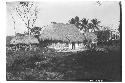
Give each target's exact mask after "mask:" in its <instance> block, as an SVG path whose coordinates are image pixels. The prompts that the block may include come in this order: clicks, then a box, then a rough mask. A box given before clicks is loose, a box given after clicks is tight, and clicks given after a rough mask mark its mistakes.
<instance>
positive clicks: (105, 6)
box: [7, 1, 120, 35]
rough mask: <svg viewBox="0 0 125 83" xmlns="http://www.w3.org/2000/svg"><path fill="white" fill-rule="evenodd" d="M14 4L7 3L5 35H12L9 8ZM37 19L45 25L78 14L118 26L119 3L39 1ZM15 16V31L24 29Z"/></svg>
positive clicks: (38, 22)
mask: <svg viewBox="0 0 125 83" xmlns="http://www.w3.org/2000/svg"><path fill="white" fill-rule="evenodd" d="M14 5H16V3H15V2H9V3H8V4H7V35H13V34H14V29H13V27H14V26H13V21H12V18H11V16H10V8H11V7H13V6H14ZM39 5H40V6H39V7H40V10H41V11H40V13H39V17H38V18H39V19H38V20H37V21H36V25H37V26H40V27H42V26H46V25H48V24H50V22H53V21H54V22H57V23H60V22H61V23H67V22H68V21H69V20H70V19H71V18H73V17H75V16H78V17H80V19H81V18H88V19H92V18H97V19H98V20H100V21H101V25H104V26H110V27H111V28H114V29H116V28H118V25H119V22H118V21H119V16H120V12H119V4H118V1H104V2H102V5H101V6H99V5H98V4H97V3H96V2H95V1H88V2H87V1H75V2H72V1H70V2H66V1H65V2H45V1H44V2H40V3H39ZM14 16H15V18H16V32H20V33H23V32H24V31H26V30H27V29H26V27H25V25H24V23H23V22H22V21H21V20H20V18H18V17H17V16H16V15H15V14H14Z"/></svg>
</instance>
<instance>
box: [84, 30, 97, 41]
mask: <svg viewBox="0 0 125 83" xmlns="http://www.w3.org/2000/svg"><path fill="white" fill-rule="evenodd" d="M84 35H85V37H86V39H87V40H88V41H91V42H97V39H98V38H97V35H96V34H95V33H93V32H86V33H84Z"/></svg>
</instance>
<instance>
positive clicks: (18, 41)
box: [10, 36, 39, 49]
mask: <svg viewBox="0 0 125 83" xmlns="http://www.w3.org/2000/svg"><path fill="white" fill-rule="evenodd" d="M38 43H39V41H38V39H37V38H35V37H34V36H15V37H14V38H12V40H11V41H10V44H12V45H15V46H18V48H19V49H20V48H21V47H22V46H24V47H26V46H29V48H30V49H31V46H32V45H36V44H38Z"/></svg>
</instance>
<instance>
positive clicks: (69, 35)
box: [40, 23, 85, 42]
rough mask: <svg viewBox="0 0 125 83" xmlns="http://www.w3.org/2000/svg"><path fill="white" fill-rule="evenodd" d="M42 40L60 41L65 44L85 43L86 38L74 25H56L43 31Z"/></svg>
mask: <svg viewBox="0 0 125 83" xmlns="http://www.w3.org/2000/svg"><path fill="white" fill-rule="evenodd" d="M40 39H42V40H59V41H63V42H83V41H84V40H85V37H84V35H83V34H82V33H80V32H79V30H78V28H77V27H76V26H75V25H73V24H63V23H56V24H52V25H49V26H46V27H44V28H43V30H42V31H41V36H40Z"/></svg>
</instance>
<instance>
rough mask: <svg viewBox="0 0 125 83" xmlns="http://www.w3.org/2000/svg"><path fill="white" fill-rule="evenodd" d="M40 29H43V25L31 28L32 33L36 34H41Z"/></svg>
mask: <svg viewBox="0 0 125 83" xmlns="http://www.w3.org/2000/svg"><path fill="white" fill-rule="evenodd" d="M40 31H41V27H33V28H32V29H31V33H32V34H33V35H34V36H39V35H40Z"/></svg>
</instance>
